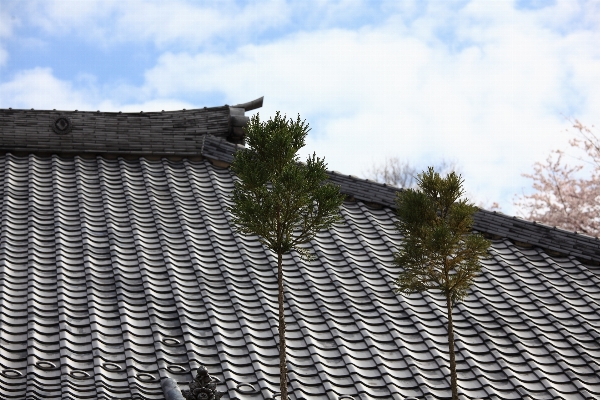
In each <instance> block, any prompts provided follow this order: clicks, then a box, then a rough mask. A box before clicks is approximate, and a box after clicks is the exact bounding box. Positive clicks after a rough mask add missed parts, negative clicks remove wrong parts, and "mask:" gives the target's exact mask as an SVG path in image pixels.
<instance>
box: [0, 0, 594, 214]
mask: <svg viewBox="0 0 600 400" xmlns="http://www.w3.org/2000/svg"><path fill="white" fill-rule="evenodd" d="M599 43H600V2H599V1H578V0H565V1H562V0H556V1H541V0H540V1H536V0H528V1H520V0H519V1H508V0H507V1H500V0H486V1H450V0H448V1H441V0H438V1H399V0H398V1H396V0H392V1H358V0H357V1H316V0H315V1H308V0H303V1H283V0H281V1H279V0H272V1H270V0H266V1H256V2H252V1H212V2H209V1H206V2H204V1H176V0H171V1H169V2H165V1H141V0H118V1H111V0H102V1H93V0H86V1H65V0H62V1H50V0H44V1H17V0H0V108H8V107H12V108H36V109H63V110H74V109H78V110H103V111H116V110H122V111H141V110H144V111H156V110H163V109H164V110H177V109H182V108H187V109H190V108H195V107H204V106H209V107H210V106H219V105H223V104H237V103H242V102H246V101H250V100H253V99H255V98H258V97H260V96H265V102H264V106H263V108H262V109H259V110H257V111H258V112H259V113H260V115H261V118H264V119H266V118H267V117H269V116H272V115H274V114H275V111H277V110H280V111H281V112H282V113H285V114H287V115H288V116H293V117H295V116H296V115H297V114H300V116H301V117H302V118H303V119H306V120H307V122H308V123H309V124H310V125H311V127H312V131H311V132H310V134H309V139H308V144H307V146H306V148H305V149H304V154H305V155H306V154H308V153H312V152H313V151H316V152H317V155H319V156H325V158H326V161H327V162H328V164H329V168H330V169H333V170H336V171H341V172H343V173H347V174H353V175H358V176H365V173H366V172H367V170H368V169H369V168H370V167H371V166H372V165H374V164H380V163H382V162H383V161H384V160H385V159H386V157H399V158H400V159H403V160H408V161H410V162H411V163H412V164H414V165H416V166H418V167H425V166H427V165H429V164H436V163H439V161H440V160H442V159H446V160H453V161H455V162H456V163H457V164H458V165H459V167H460V170H461V172H462V173H463V176H464V178H465V180H466V185H467V189H468V191H469V193H470V194H471V195H472V197H473V200H475V201H477V202H483V203H484V204H491V202H493V201H497V202H498V203H500V206H501V207H502V211H503V212H506V213H509V214H515V213H518V210H517V209H516V208H515V207H514V206H513V198H514V196H515V194H519V193H530V192H531V189H530V186H531V182H530V181H529V180H528V179H526V178H524V177H522V176H521V174H522V173H524V172H531V171H532V165H533V163H534V162H535V161H542V160H544V159H545V158H546V156H547V155H548V154H549V153H550V151H551V150H552V149H557V148H561V149H568V139H569V137H572V136H574V135H575V132H574V131H573V130H571V131H565V129H567V128H569V126H570V125H571V124H570V123H569V121H568V118H577V119H579V120H581V121H582V122H584V123H586V124H589V125H592V124H600V113H599V112H598V111H599V110H600V45H599ZM253 113H254V112H253Z"/></svg>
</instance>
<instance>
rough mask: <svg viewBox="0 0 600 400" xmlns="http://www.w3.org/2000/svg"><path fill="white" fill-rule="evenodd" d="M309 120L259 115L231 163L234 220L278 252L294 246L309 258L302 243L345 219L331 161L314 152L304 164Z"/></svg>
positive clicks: (240, 228)
mask: <svg viewBox="0 0 600 400" xmlns="http://www.w3.org/2000/svg"><path fill="white" fill-rule="evenodd" d="M308 131H309V128H308V124H306V123H305V122H304V121H301V120H300V117H299V116H298V119H297V120H296V121H293V120H292V119H290V120H286V118H285V116H284V117H281V116H280V114H279V112H278V113H276V115H275V118H273V119H269V120H268V121H267V122H266V123H262V122H261V121H260V118H259V115H258V114H256V115H254V116H253V117H252V118H251V120H250V123H249V124H248V127H247V128H246V144H247V149H246V150H242V151H239V152H237V153H236V155H235V160H234V162H233V164H232V166H231V168H232V170H233V171H234V172H235V174H236V175H237V176H238V178H239V180H237V181H236V182H235V189H234V192H233V205H232V206H231V208H230V211H231V213H232V214H233V223H234V224H235V226H236V228H237V230H238V231H239V232H241V233H244V234H253V235H257V236H258V237H259V239H260V240H261V242H262V243H263V244H264V245H265V246H267V247H268V248H269V249H271V250H273V251H274V252H275V253H277V254H284V253H287V252H289V251H291V250H296V251H298V253H299V254H300V255H301V256H303V257H305V258H306V257H307V255H308V254H307V252H306V251H305V249H303V248H301V247H299V245H301V244H303V243H306V242H308V241H310V240H311V238H312V237H313V236H314V234H315V233H316V232H318V231H320V230H323V229H328V228H329V227H330V226H331V225H332V224H334V223H335V222H337V221H339V220H340V216H339V207H340V206H341V204H342V202H343V196H342V195H341V194H340V191H339V186H336V185H333V184H331V183H325V184H324V182H325V180H326V179H327V173H326V164H325V162H324V160H323V159H320V158H318V157H316V155H315V154H313V155H312V156H310V157H308V159H307V160H306V164H304V165H303V164H301V163H300V160H299V157H298V155H297V154H296V153H297V152H298V150H300V149H301V148H302V147H303V146H304V144H305V138H306V135H307V133H308Z"/></svg>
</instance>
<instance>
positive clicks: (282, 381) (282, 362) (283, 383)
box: [277, 254, 288, 400]
mask: <svg viewBox="0 0 600 400" xmlns="http://www.w3.org/2000/svg"><path fill="white" fill-rule="evenodd" d="M277 283H278V285H279V297H278V298H279V387H280V392H281V397H279V398H280V400H288V390H287V361H286V357H285V352H286V348H285V314H284V311H283V256H282V255H281V254H278V255H277Z"/></svg>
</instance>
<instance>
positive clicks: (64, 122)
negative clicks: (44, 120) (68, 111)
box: [52, 115, 73, 135]
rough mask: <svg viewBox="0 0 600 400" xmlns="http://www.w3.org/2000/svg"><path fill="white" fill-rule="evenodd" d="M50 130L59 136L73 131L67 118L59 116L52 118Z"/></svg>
mask: <svg viewBox="0 0 600 400" xmlns="http://www.w3.org/2000/svg"><path fill="white" fill-rule="evenodd" d="M52 130H53V131H54V132H55V133H58V134H59V135H64V134H65V133H69V132H71V130H73V123H72V122H71V120H70V119H69V117H67V116H64V115H59V116H58V117H56V118H54V122H53V123H52Z"/></svg>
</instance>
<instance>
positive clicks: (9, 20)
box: [0, 10, 20, 67]
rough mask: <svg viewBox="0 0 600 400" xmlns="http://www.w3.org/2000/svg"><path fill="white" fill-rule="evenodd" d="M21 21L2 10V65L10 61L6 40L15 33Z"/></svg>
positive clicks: (0, 35) (0, 20)
mask: <svg viewBox="0 0 600 400" xmlns="http://www.w3.org/2000/svg"><path fill="white" fill-rule="evenodd" d="M19 23H20V21H19V20H18V19H17V18H14V17H13V16H11V15H10V14H9V13H7V12H6V11H5V10H0V67H3V66H4V65H6V62H7V61H8V51H6V49H5V48H4V47H5V42H6V41H7V40H8V39H10V38H11V37H12V35H13V30H14V27H15V26H16V25H19Z"/></svg>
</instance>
